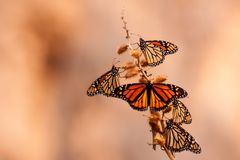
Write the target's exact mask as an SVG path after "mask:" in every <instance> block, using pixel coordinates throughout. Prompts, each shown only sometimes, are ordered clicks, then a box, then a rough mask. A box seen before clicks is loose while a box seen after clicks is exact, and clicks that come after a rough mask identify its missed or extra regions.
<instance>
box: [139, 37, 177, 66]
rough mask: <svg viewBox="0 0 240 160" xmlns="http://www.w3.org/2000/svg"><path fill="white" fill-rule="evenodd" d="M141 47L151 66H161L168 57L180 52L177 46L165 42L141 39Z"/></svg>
mask: <svg viewBox="0 0 240 160" xmlns="http://www.w3.org/2000/svg"><path fill="white" fill-rule="evenodd" d="M139 47H140V49H141V51H142V52H143V55H144V57H145V59H146V60H147V62H148V65H149V66H157V65H159V64H160V63H162V62H163V61H164V59H165V56H166V55H168V54H173V53H175V52H177V51H178V47H177V46H176V45H175V44H173V43H171V42H167V41H163V40H151V41H145V40H144V39H142V38H140V39H139Z"/></svg>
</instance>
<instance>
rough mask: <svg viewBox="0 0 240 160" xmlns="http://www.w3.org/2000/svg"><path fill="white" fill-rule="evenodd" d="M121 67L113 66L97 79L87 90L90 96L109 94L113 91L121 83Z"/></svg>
mask: <svg viewBox="0 0 240 160" xmlns="http://www.w3.org/2000/svg"><path fill="white" fill-rule="evenodd" d="M119 76H120V75H119V67H115V66H114V65H113V66H112V69H111V70H110V71H108V72H106V73H105V74H103V75H102V76H101V77H99V78H98V79H96V80H95V81H94V82H93V83H92V85H91V86H90V87H89V88H88V90H87V95H88V96H94V95H96V94H104V95H106V96H109V95H110V94H111V93H112V91H113V90H114V89H115V88H116V87H118V86H119V85H120V82H119Z"/></svg>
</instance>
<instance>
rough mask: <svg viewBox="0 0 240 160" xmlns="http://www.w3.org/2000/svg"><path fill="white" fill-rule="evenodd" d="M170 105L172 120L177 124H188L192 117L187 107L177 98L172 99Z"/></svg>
mask: <svg viewBox="0 0 240 160" xmlns="http://www.w3.org/2000/svg"><path fill="white" fill-rule="evenodd" d="M171 105H172V106H173V111H172V114H173V122H174V123H177V124H182V123H186V124H190V123H191V122H192V117H191V114H190V112H189V111H188V109H187V107H186V106H185V105H184V104H183V103H182V102H181V101H179V100H177V99H176V100H174V101H173V102H172V103H171Z"/></svg>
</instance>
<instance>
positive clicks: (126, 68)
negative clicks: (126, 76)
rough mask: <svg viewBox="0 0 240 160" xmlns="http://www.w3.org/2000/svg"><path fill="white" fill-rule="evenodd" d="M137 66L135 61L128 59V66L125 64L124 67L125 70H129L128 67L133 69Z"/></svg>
mask: <svg viewBox="0 0 240 160" xmlns="http://www.w3.org/2000/svg"><path fill="white" fill-rule="evenodd" d="M135 67H136V64H135V63H134V62H132V61H128V62H127V63H126V66H124V69H125V70H128V69H133V68H135Z"/></svg>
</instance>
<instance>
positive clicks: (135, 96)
mask: <svg viewBox="0 0 240 160" xmlns="http://www.w3.org/2000/svg"><path fill="white" fill-rule="evenodd" d="M112 96H113V97H117V98H121V99H123V100H125V101H127V102H128V103H129V105H130V106H131V107H132V108H133V109H136V110H140V111H143V110H146V109H147V107H148V103H147V102H148V101H147V98H148V95H147V90H146V84H144V83H133V84H126V85H122V86H120V87H117V88H116V89H115V90H114V92H113V94H112Z"/></svg>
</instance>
